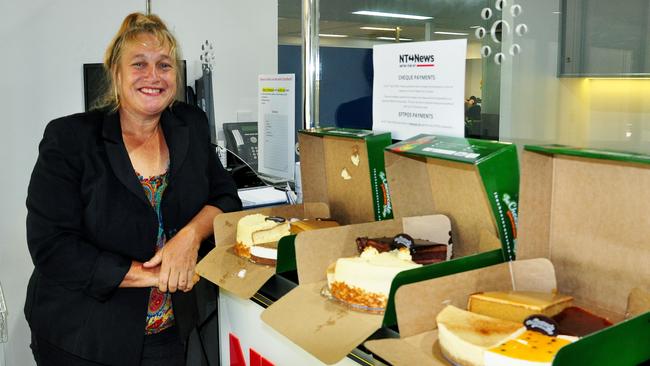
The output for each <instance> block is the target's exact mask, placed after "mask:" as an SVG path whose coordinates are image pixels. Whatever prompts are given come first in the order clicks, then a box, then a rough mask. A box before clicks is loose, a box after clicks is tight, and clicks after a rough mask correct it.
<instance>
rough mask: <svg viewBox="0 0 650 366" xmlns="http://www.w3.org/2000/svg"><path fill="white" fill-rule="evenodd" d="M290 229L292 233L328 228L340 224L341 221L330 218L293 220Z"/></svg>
mask: <svg viewBox="0 0 650 366" xmlns="http://www.w3.org/2000/svg"><path fill="white" fill-rule="evenodd" d="M290 226H291V228H290V231H291V233H292V234H298V233H301V232H303V231H309V230H318V229H327V228H330V227H336V226H339V223H338V222H336V221H334V220H330V219H305V220H293V219H292V220H291V222H290Z"/></svg>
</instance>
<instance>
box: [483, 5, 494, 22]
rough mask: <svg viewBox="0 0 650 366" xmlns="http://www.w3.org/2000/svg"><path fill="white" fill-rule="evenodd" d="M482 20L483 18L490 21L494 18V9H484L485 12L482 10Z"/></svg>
mask: <svg viewBox="0 0 650 366" xmlns="http://www.w3.org/2000/svg"><path fill="white" fill-rule="evenodd" d="M481 18H483V20H488V19H490V18H492V9H490V8H483V10H481Z"/></svg>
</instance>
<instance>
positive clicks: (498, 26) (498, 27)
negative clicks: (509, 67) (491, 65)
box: [472, 0, 528, 65]
mask: <svg viewBox="0 0 650 366" xmlns="http://www.w3.org/2000/svg"><path fill="white" fill-rule="evenodd" d="M512 2H515V0H513V1H508V0H494V7H486V8H483V9H482V10H481V19H483V20H489V19H492V16H493V15H495V12H497V11H500V12H502V14H507V12H509V13H510V15H511V16H512V18H511V19H508V20H504V19H499V18H502V17H499V16H497V17H495V19H494V21H493V22H492V25H489V27H488V26H473V27H472V28H476V30H475V31H474V36H475V37H476V39H479V40H482V43H483V46H482V47H481V51H480V53H481V57H482V58H488V57H492V55H494V56H493V60H494V62H495V63H496V64H497V65H501V64H502V63H503V62H504V61H506V59H507V55H508V54H510V56H512V57H514V56H517V55H519V54H520V53H521V52H522V48H521V46H520V45H519V43H518V42H517V41H518V40H517V39H515V38H516V37H523V36H524V35H525V34H526V33H528V26H527V25H526V24H523V23H521V24H516V22H515V18H517V17H519V16H520V15H521V14H522V12H523V7H522V6H521V5H520V4H512V5H508V3H512ZM509 21H510V22H512V26H511V23H509ZM511 30H512V31H513V33H514V34H513V35H514V36H515V37H514V38H504V36H507V35H510V32H511ZM488 34H489V35H490V36H489V37H487V35H488ZM502 40H505V42H506V43H510V42H511V43H512V44H511V45H510V46H509V47H508V46H507V45H505V46H501V42H502ZM491 42H494V43H496V44H497V45H488V44H489V43H491ZM502 47H503V48H505V49H503V52H499V51H501V50H502ZM493 49H494V52H493Z"/></svg>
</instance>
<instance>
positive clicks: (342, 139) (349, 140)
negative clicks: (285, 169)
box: [298, 127, 393, 224]
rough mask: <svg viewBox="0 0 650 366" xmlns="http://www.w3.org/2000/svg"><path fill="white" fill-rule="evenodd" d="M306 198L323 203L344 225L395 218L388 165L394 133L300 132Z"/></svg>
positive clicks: (301, 169)
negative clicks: (386, 158)
mask: <svg viewBox="0 0 650 366" xmlns="http://www.w3.org/2000/svg"><path fill="white" fill-rule="evenodd" d="M298 140H299V142H300V145H299V146H300V161H301V163H300V174H301V176H302V182H303V184H302V185H303V200H304V201H305V202H325V203H327V204H328V205H329V207H330V210H331V211H332V218H333V219H335V220H337V221H338V222H339V223H341V224H358V223H363V222H371V221H380V220H386V219H391V218H393V213H392V206H391V204H390V196H389V194H388V187H387V186H386V185H387V182H386V172H385V168H384V148H385V147H386V146H388V145H390V144H391V142H392V140H391V137H390V133H389V132H386V133H375V132H373V131H368V130H353V129H347V128H332V127H328V128H314V129H310V130H302V131H299V133H298Z"/></svg>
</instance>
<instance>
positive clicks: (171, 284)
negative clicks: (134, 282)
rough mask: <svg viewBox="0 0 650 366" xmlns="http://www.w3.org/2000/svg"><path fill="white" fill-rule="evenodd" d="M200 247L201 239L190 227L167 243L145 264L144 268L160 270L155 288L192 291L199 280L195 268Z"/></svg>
mask: <svg viewBox="0 0 650 366" xmlns="http://www.w3.org/2000/svg"><path fill="white" fill-rule="evenodd" d="M200 245H201V237H200V236H198V235H196V232H195V231H194V230H193V229H192V227H191V226H189V225H188V226H186V227H184V228H183V229H181V230H180V231H179V232H178V233H177V234H176V235H174V237H173V238H171V239H170V240H169V241H167V243H165V245H164V246H163V247H162V249H160V250H159V251H158V252H156V254H155V255H154V256H153V258H151V259H150V260H148V261H147V262H144V263H143V267H144V268H151V269H153V268H159V272H160V273H159V276H158V281H157V282H156V283H155V284H154V286H158V289H159V290H160V291H162V292H167V291H169V292H176V291H177V290H180V291H183V292H187V291H190V290H191V289H192V287H194V284H195V283H196V282H197V281H198V280H199V277H198V276H195V273H194V267H195V266H196V258H197V255H198V251H199V246H200Z"/></svg>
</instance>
